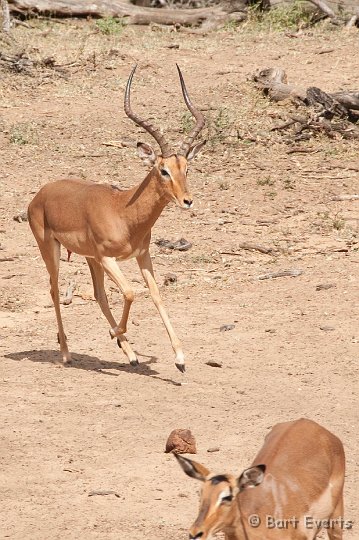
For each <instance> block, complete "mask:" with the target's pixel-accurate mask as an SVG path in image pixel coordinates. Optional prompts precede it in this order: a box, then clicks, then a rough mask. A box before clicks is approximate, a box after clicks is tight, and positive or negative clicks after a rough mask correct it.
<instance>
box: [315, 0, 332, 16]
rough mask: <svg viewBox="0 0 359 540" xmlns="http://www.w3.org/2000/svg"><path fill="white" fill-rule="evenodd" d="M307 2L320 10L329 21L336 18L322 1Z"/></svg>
mask: <svg viewBox="0 0 359 540" xmlns="http://www.w3.org/2000/svg"><path fill="white" fill-rule="evenodd" d="M309 2H311V3H312V4H314V5H315V6H316V7H317V8H319V9H320V11H322V12H323V13H325V15H327V16H328V17H330V18H331V19H335V18H336V15H335V13H334V11H333V10H332V9H331V8H330V7H329V6H328V5H327V4H326V3H325V2H324V1H323V0H309Z"/></svg>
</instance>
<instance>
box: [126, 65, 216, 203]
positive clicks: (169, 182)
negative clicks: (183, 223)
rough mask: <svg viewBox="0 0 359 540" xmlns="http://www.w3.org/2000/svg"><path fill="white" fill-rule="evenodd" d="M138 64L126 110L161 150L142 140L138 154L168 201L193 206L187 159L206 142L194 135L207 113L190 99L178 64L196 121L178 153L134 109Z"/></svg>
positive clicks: (183, 91) (128, 84) (128, 88)
mask: <svg viewBox="0 0 359 540" xmlns="http://www.w3.org/2000/svg"><path fill="white" fill-rule="evenodd" d="M176 65H177V64H176ZM136 67H137V66H135V67H134V68H133V70H132V72H131V75H130V77H129V79H128V82H127V86H126V92H125V113H126V114H127V116H128V117H129V118H131V120H133V121H134V122H135V123H136V124H137V125H138V126H140V127H142V128H144V129H145V130H146V131H147V132H148V133H149V134H150V135H152V137H153V138H154V139H155V140H156V141H157V143H158V145H159V147H160V149H161V152H160V153H156V152H155V150H154V149H153V148H152V146H151V145H149V144H147V143H141V142H139V143H137V151H138V154H139V156H140V157H141V158H142V159H143V160H144V161H145V162H146V163H147V164H151V165H152V166H153V169H152V172H153V173H155V175H156V177H157V181H158V182H159V183H160V184H159V187H160V190H161V192H162V193H163V194H164V195H165V196H166V197H167V198H168V200H174V201H175V202H176V203H177V204H178V206H180V207H181V208H191V207H192V205H193V199H192V195H191V194H190V192H189V191H188V188H187V162H188V161H190V160H191V159H193V158H194V157H195V155H196V154H197V153H198V152H199V150H200V149H201V148H202V146H203V145H204V144H205V142H206V141H201V142H199V143H197V144H193V142H194V140H195V138H196V137H197V135H198V134H199V133H200V132H201V131H202V129H203V128H204V126H205V119H204V116H203V114H202V113H201V112H200V111H199V110H198V109H196V108H195V107H194V105H193V103H192V102H191V100H190V97H189V95H188V92H187V89H186V85H185V82H184V79H183V76H182V73H181V70H180V68H179V67H178V65H177V69H178V74H179V77H180V82H181V87H182V94H183V98H184V101H185V103H186V105H187V107H188V109H189V110H190V111H191V113H192V114H193V116H194V118H195V120H196V124H195V126H194V127H193V129H192V130H191V132H190V133H189V134H188V135H187V137H186V138H185V139H184V141H183V143H182V145H181V147H180V149H179V151H178V152H177V153H175V152H174V151H173V150H172V149H171V147H170V146H169V144H168V143H167V142H166V140H165V137H164V135H163V134H162V133H161V132H160V131H159V130H158V129H155V128H154V127H153V126H152V124H151V123H150V122H148V121H147V120H143V119H142V118H140V117H139V116H137V115H136V114H135V113H134V112H133V111H132V109H131V104H130V92H131V84H132V79H133V76H134V73H135V71H136Z"/></svg>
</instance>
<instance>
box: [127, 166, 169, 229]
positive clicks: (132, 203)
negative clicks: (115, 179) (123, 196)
mask: <svg viewBox="0 0 359 540" xmlns="http://www.w3.org/2000/svg"><path fill="white" fill-rule="evenodd" d="M128 194H129V199H128V202H127V204H126V209H127V210H128V212H129V215H130V216H131V217H129V220H128V221H129V226H130V227H131V221H133V223H134V225H135V227H136V229H137V228H138V226H140V227H141V229H142V231H150V230H151V229H152V227H153V225H154V224H155V223H156V221H157V219H158V218H159V217H160V215H161V213H162V211H163V209H164V208H165V206H167V204H168V203H169V202H170V200H171V197H170V196H169V195H168V192H167V191H166V190H165V189H164V186H163V184H162V183H161V180H160V179H159V178H158V173H157V171H156V169H152V170H151V171H150V172H149V173H148V175H147V176H146V178H145V179H144V181H143V182H142V183H141V184H140V185H138V186H136V187H135V188H132V189H130V190H129V192H128Z"/></svg>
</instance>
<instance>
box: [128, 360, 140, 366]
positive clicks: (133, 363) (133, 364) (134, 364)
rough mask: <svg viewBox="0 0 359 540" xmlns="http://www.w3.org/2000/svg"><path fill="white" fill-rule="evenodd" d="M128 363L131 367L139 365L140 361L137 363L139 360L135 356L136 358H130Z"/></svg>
mask: <svg viewBox="0 0 359 540" xmlns="http://www.w3.org/2000/svg"><path fill="white" fill-rule="evenodd" d="M130 364H131V366H132V367H137V366H139V365H140V363H139V361H138V360H137V358H136V360H130Z"/></svg>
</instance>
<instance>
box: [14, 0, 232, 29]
mask: <svg viewBox="0 0 359 540" xmlns="http://www.w3.org/2000/svg"><path fill="white" fill-rule="evenodd" d="M225 7H226V9H227V11H226V10H225V9H223V8H222V7H217V6H216V7H209V8H194V9H170V8H169V9H162V8H147V7H142V6H136V5H134V4H131V3H130V1H126V0H98V1H97V2H89V1H88V0H11V4H10V9H11V10H12V11H18V12H20V13H24V12H25V13H26V12H35V13H40V14H45V15H46V14H49V13H51V15H53V16H54V15H55V16H60V17H70V16H71V17H91V16H92V17H121V18H125V22H126V23H127V24H150V23H155V24H170V25H184V26H190V25H199V24H201V23H202V22H204V21H209V20H211V19H213V20H215V22H216V24H217V25H218V24H219V23H220V24H221V25H223V24H224V23H225V22H226V21H227V20H228V19H229V18H230V17H229V13H230V12H231V11H233V10H231V7H230V3H228V5H227V4H225Z"/></svg>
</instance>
